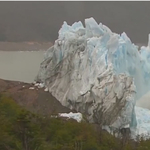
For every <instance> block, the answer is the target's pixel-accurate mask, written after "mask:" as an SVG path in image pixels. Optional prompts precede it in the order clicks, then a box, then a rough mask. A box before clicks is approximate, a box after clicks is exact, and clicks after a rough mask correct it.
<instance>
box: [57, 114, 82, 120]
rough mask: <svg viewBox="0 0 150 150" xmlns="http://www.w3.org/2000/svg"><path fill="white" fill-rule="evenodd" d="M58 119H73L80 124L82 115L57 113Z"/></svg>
mask: <svg viewBox="0 0 150 150" xmlns="http://www.w3.org/2000/svg"><path fill="white" fill-rule="evenodd" d="M59 117H67V118H69V119H71V118H72V119H74V120H76V121H77V122H81V121H82V114H81V113H72V112H70V113H59Z"/></svg>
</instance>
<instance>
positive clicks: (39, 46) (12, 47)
mask: <svg viewBox="0 0 150 150" xmlns="http://www.w3.org/2000/svg"><path fill="white" fill-rule="evenodd" d="M52 45H53V43H52V42H0V51H45V50H47V49H48V48H49V47H51V46H52Z"/></svg>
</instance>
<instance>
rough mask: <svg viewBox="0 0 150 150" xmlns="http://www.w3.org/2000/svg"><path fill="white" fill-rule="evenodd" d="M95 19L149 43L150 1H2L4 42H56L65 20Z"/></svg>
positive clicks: (1, 37) (0, 20)
mask: <svg viewBox="0 0 150 150" xmlns="http://www.w3.org/2000/svg"><path fill="white" fill-rule="evenodd" d="M88 17H93V18H95V20H96V21H97V22H98V23H100V22H102V23H103V24H105V25H107V26H108V27H109V28H110V29H111V30H112V31H114V32H116V33H119V34H120V33H122V32H126V33H127V35H128V36H129V37H130V39H131V40H132V42H134V43H147V41H148V34H149V33H150V2H130V1H128V2H121V1H120V2H101V1H99V2H71V1H70V2H62V1H61V2H58V1H57V2H51V1H49V2H28V1H26V2H17V1H16V2H0V40H3V41H54V40H55V39H57V36H58V30H59V29H60V27H61V25H62V23H63V21H67V22H68V24H72V23H74V22H75V21H79V20H81V21H82V22H84V19H85V18H88Z"/></svg>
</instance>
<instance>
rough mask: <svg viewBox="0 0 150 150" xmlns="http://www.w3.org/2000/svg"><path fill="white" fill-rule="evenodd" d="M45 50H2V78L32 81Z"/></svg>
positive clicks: (0, 65) (0, 66)
mask: <svg viewBox="0 0 150 150" xmlns="http://www.w3.org/2000/svg"><path fill="white" fill-rule="evenodd" d="M44 52H45V51H21V52H19V51H13V52H12V51H0V78H1V79H6V80H14V81H23V82H28V83H31V82H33V81H34V78H35V76H36V75H37V73H38V71H39V68H40V63H41V62H42V60H43V58H44V57H43V55H44Z"/></svg>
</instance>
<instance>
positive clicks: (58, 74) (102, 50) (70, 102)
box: [36, 18, 150, 128]
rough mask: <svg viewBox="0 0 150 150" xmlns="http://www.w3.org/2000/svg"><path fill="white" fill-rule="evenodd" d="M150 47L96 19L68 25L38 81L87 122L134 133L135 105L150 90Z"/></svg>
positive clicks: (56, 43)
mask: <svg viewBox="0 0 150 150" xmlns="http://www.w3.org/2000/svg"><path fill="white" fill-rule="evenodd" d="M149 46H150V42H149V44H148V46H147V47H141V49H140V50H138V47H137V46H136V45H134V44H133V43H132V42H131V41H130V39H129V38H128V36H127V35H126V34H125V33H122V34H121V35H119V34H116V33H113V32H112V31H111V30H110V29H109V28H108V27H107V26H105V25H103V24H102V23H100V24H97V22H96V21H95V20H94V19H93V18H89V19H85V27H84V26H83V24H82V23H81V22H80V21H79V22H75V23H74V24H73V25H72V26H70V25H68V24H67V23H66V22H64V24H63V25H62V27H61V29H60V30H59V36H58V39H57V40H56V41H55V43H54V45H53V46H52V47H51V48H49V49H48V50H47V52H46V54H45V56H44V61H43V62H42V63H41V66H40V70H39V73H38V75H37V78H36V81H37V82H42V83H44V85H45V87H46V88H47V89H48V90H49V92H51V93H52V95H53V96H54V97H56V98H57V99H58V100H59V101H60V102H61V103H62V104H63V105H64V106H67V107H69V108H71V109H75V110H77V111H79V112H81V113H83V114H85V116H86V117H87V119H88V120H89V122H96V123H100V124H102V125H111V126H114V127H117V128H123V127H125V126H127V125H128V126H130V127H132V126H134V127H136V116H135V109H134V106H135V103H136V100H138V99H139V98H140V97H141V96H142V95H143V94H145V93H146V92H148V91H149V90H150V49H149Z"/></svg>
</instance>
